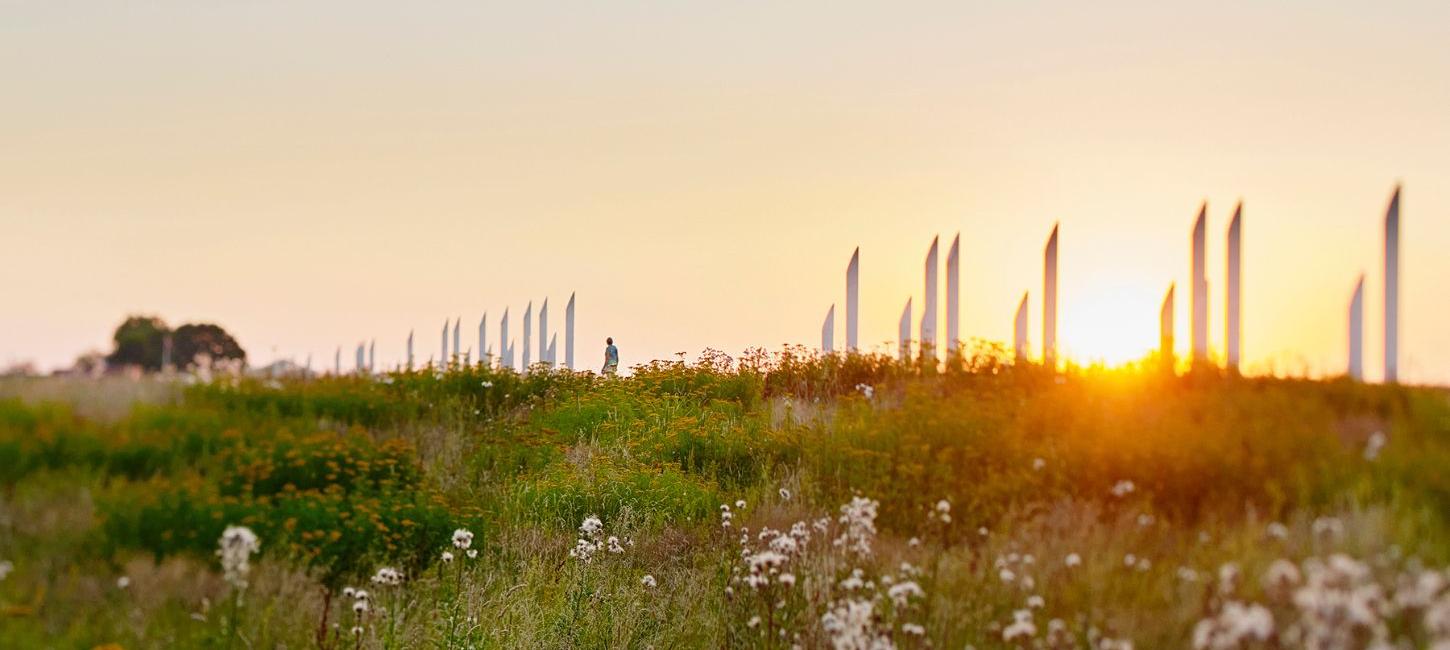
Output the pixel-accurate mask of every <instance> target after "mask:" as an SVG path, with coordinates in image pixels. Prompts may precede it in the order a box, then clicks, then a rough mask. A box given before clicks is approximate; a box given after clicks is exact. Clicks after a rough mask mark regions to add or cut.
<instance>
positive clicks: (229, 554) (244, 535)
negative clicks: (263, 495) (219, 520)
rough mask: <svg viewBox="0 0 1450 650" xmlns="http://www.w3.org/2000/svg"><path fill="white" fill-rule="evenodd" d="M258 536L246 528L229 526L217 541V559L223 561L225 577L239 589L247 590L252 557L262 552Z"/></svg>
mask: <svg viewBox="0 0 1450 650" xmlns="http://www.w3.org/2000/svg"><path fill="white" fill-rule="evenodd" d="M261 548H262V542H261V540H259V539H257V534H256V533H254V532H252V529H250V528H247V527H246V526H227V528H226V530H224V531H222V536H221V538H220V539H218V540H217V551H216V554H217V557H220V558H221V560H222V572H223V577H225V578H226V581H227V583H229V584H231V585H232V586H233V587H235V588H237V589H246V588H247V573H249V572H250V571H251V569H252V566H251V558H252V555H253V554H255V553H256V552H258V551H259V550H261Z"/></svg>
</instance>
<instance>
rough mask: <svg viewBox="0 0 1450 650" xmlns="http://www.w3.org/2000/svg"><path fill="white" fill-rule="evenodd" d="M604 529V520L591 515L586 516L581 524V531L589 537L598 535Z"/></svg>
mask: <svg viewBox="0 0 1450 650" xmlns="http://www.w3.org/2000/svg"><path fill="white" fill-rule="evenodd" d="M603 531H604V522H603V521H600V520H599V518H598V517H596V516H594V515H589V516H588V517H585V518H584V523H582V524H579V532H580V533H583V534H584V535H585V536H587V537H598V536H599V534H600V533H601V532H603Z"/></svg>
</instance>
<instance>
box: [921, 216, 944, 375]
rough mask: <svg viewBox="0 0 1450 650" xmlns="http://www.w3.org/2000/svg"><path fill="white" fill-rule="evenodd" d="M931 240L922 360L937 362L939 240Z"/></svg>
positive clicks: (922, 326) (927, 262)
mask: <svg viewBox="0 0 1450 650" xmlns="http://www.w3.org/2000/svg"><path fill="white" fill-rule="evenodd" d="M939 239H940V237H932V238H931V248H929V249H927V251H926V282H925V286H926V300H924V301H922V308H921V359H922V360H923V361H926V360H927V359H931V360H932V361H933V362H935V361H936V296H937V267H938V265H937V240H939Z"/></svg>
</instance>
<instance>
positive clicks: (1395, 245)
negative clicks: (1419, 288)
mask: <svg viewBox="0 0 1450 650" xmlns="http://www.w3.org/2000/svg"><path fill="white" fill-rule="evenodd" d="M1399 380H1400V186H1398V185H1396V186H1395V193H1394V195H1393V196H1391V197H1390V207H1389V209H1388V210H1386V211H1385V383H1387V384H1393V383H1396V382H1398V381H1399Z"/></svg>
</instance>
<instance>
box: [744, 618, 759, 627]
mask: <svg viewBox="0 0 1450 650" xmlns="http://www.w3.org/2000/svg"><path fill="white" fill-rule="evenodd" d="M745 627H748V628H750V629H752V630H753V629H755V628H757V627H760V617H759V616H751V617H750V620H748V621H746V622H745Z"/></svg>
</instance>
